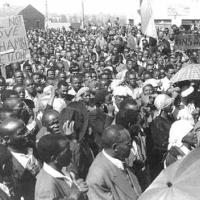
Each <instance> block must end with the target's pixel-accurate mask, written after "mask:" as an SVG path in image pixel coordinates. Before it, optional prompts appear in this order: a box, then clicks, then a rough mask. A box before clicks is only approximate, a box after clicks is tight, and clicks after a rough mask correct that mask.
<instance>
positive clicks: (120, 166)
mask: <svg viewBox="0 0 200 200" xmlns="http://www.w3.org/2000/svg"><path fill="white" fill-rule="evenodd" d="M102 153H103V155H104V156H105V157H106V158H107V159H108V160H109V161H110V162H112V163H113V164H114V165H115V166H116V167H117V168H119V169H121V170H124V164H123V162H122V161H121V160H119V159H117V158H113V157H112V156H110V155H108V154H107V153H106V152H105V150H104V149H103V151H102Z"/></svg>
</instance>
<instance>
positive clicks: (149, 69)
mask: <svg viewBox="0 0 200 200" xmlns="http://www.w3.org/2000/svg"><path fill="white" fill-rule="evenodd" d="M147 71H148V72H150V73H152V72H153V64H148V65H147Z"/></svg>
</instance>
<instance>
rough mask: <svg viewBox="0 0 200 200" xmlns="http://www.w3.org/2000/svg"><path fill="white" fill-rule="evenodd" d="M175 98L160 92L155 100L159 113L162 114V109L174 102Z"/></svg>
mask: <svg viewBox="0 0 200 200" xmlns="http://www.w3.org/2000/svg"><path fill="white" fill-rule="evenodd" d="M173 101H174V99H173V98H171V97H170V96H168V95H166V94H159V95H158V96H157V97H156V98H155V101H154V105H155V107H156V108H157V110H158V115H160V113H161V111H162V110H163V109H164V108H166V107H167V106H169V105H171V104H172V103H173Z"/></svg>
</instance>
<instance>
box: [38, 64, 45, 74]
mask: <svg viewBox="0 0 200 200" xmlns="http://www.w3.org/2000/svg"><path fill="white" fill-rule="evenodd" d="M37 72H38V73H40V74H43V73H44V67H43V66H41V65H38V66H37Z"/></svg>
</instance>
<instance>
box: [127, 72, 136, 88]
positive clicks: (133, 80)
mask: <svg viewBox="0 0 200 200" xmlns="http://www.w3.org/2000/svg"><path fill="white" fill-rule="evenodd" d="M128 83H129V84H130V85H131V86H132V87H136V75H135V74H129V76H128Z"/></svg>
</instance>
